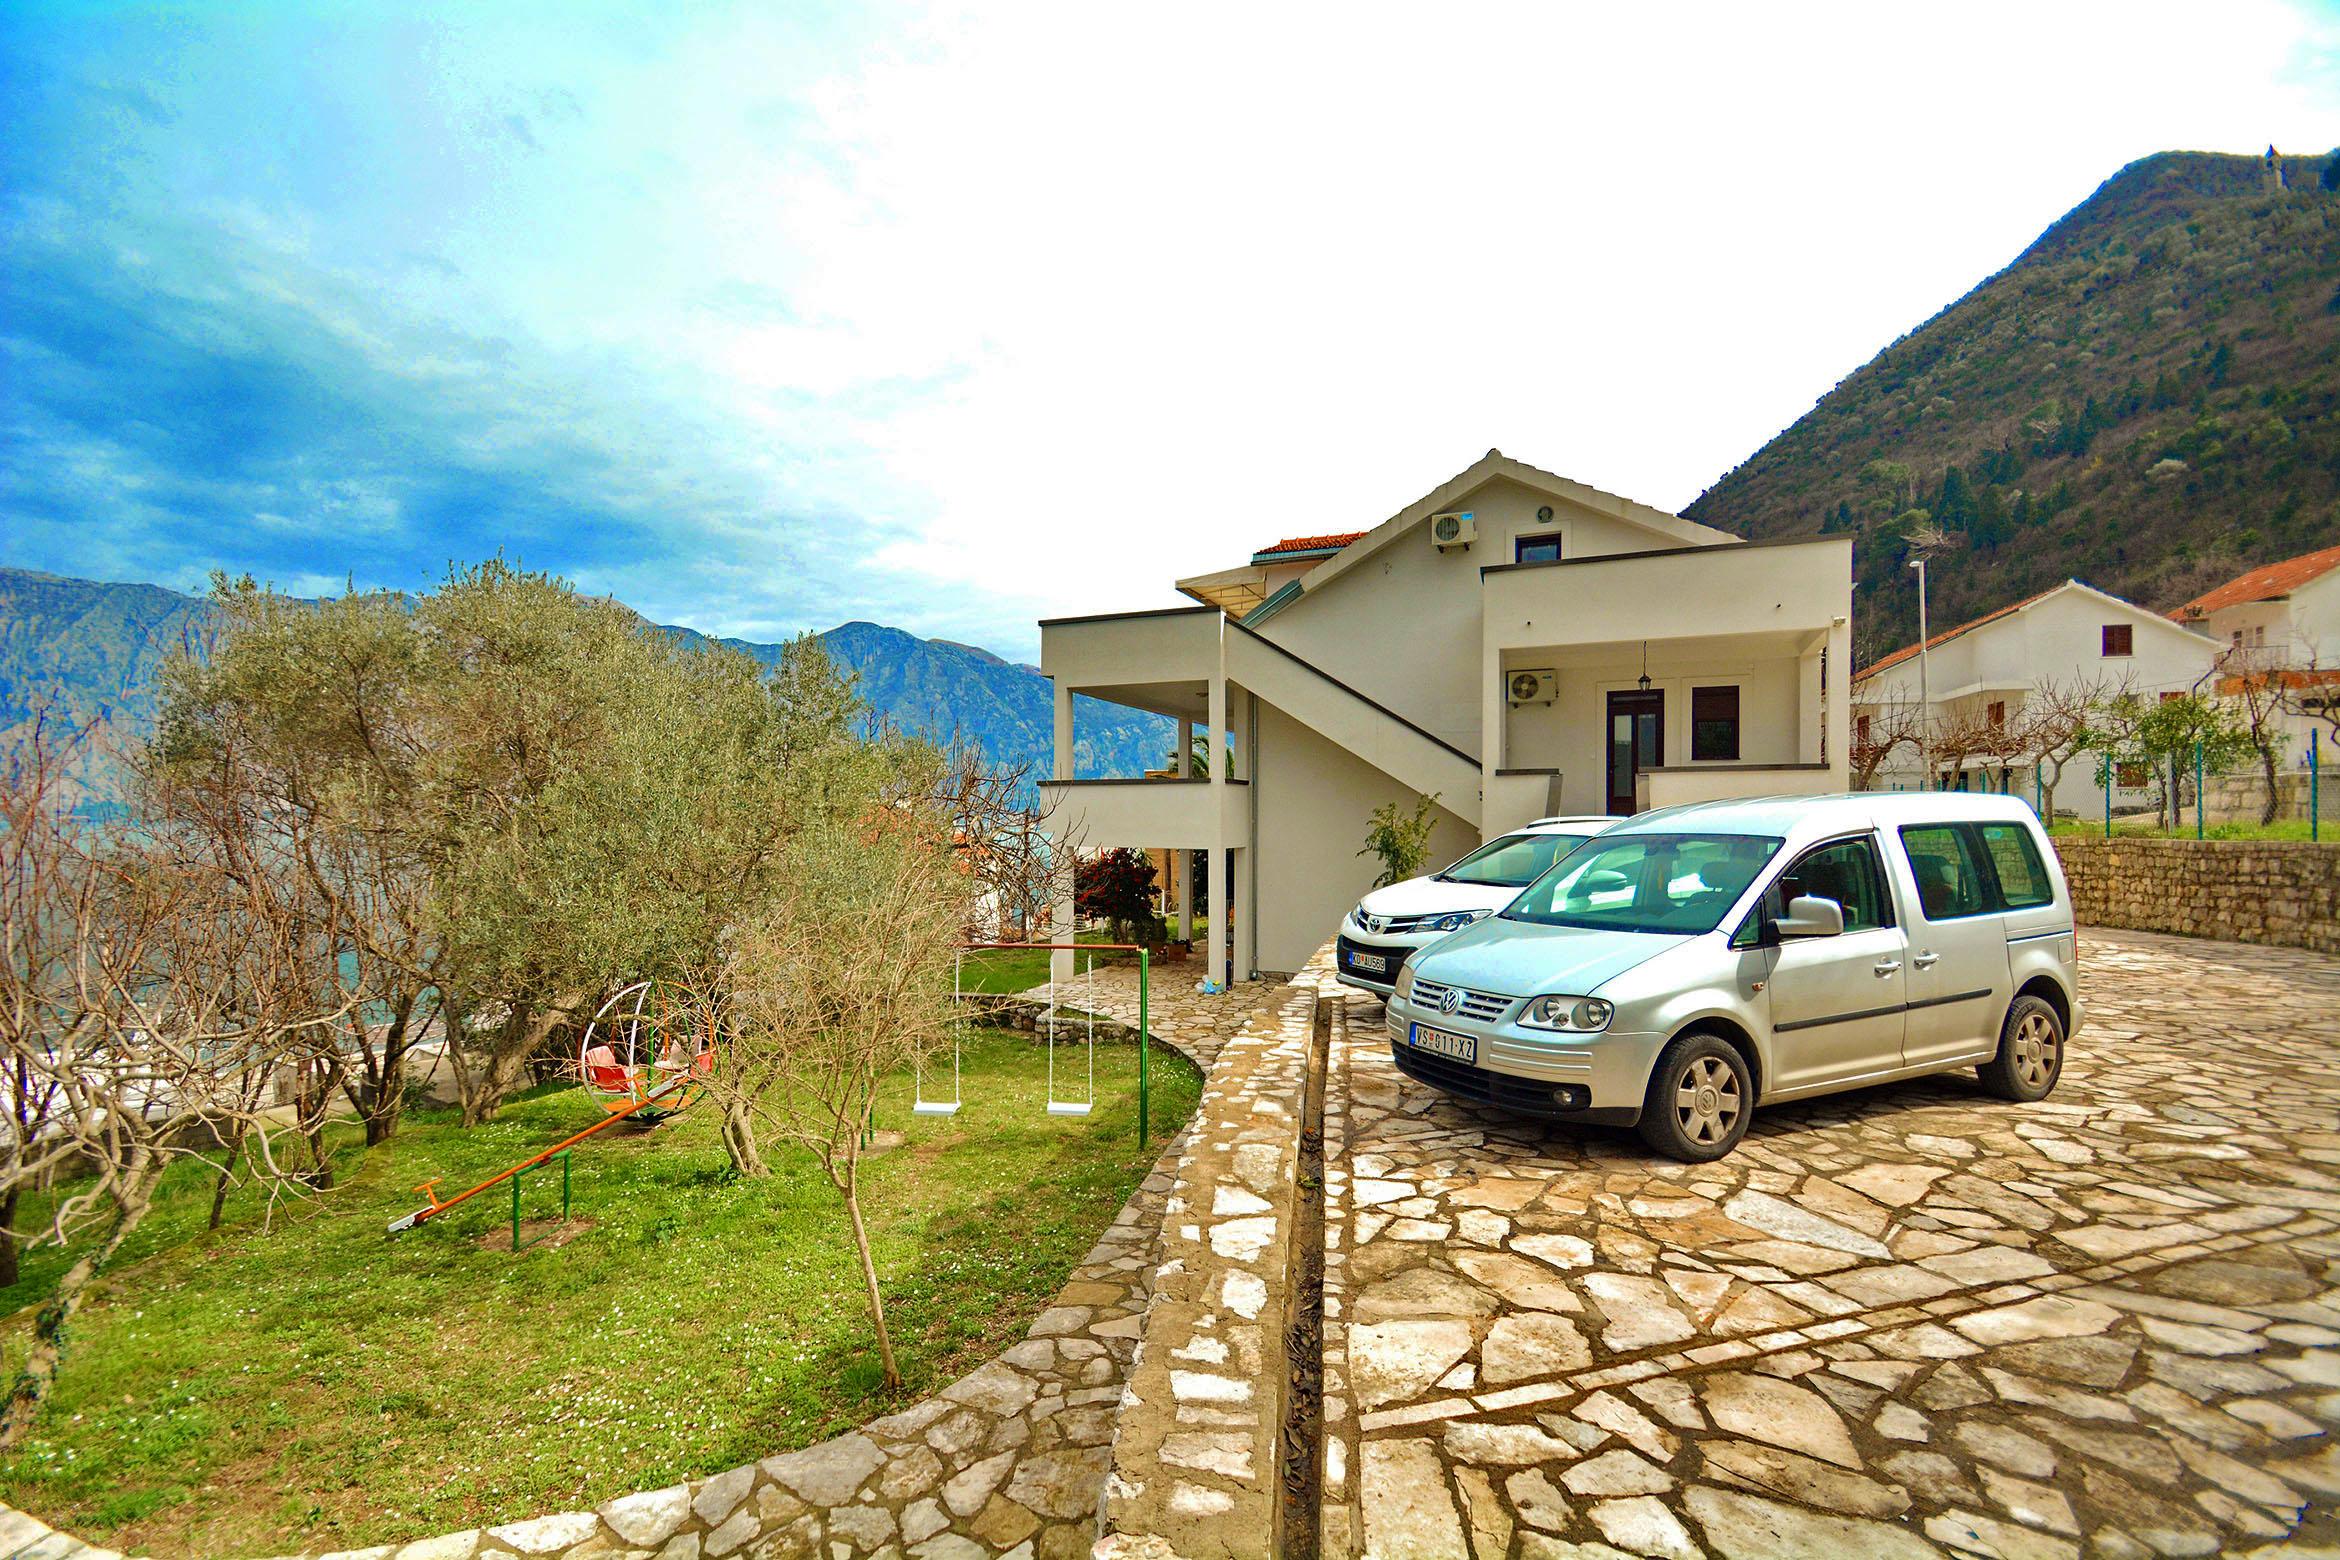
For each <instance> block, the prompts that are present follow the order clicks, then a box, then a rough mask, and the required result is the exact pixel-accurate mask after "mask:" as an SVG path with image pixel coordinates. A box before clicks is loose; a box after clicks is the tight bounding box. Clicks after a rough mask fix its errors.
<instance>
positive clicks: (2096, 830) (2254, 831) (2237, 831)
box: [2048, 813, 2340, 844]
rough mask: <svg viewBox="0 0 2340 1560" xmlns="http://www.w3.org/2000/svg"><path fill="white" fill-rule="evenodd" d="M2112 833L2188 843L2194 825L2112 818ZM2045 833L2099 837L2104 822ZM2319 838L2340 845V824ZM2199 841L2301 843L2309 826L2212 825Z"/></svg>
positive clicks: (2190, 822) (2082, 823) (2061, 827)
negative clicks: (2169, 825) (2170, 826)
mask: <svg viewBox="0 0 2340 1560" xmlns="http://www.w3.org/2000/svg"><path fill="white" fill-rule="evenodd" d="M2112 831H2113V836H2114V838H2116V839H2119V838H2124V837H2125V838H2131V839H2150V840H2190V839H2192V838H2193V837H2194V823H2193V820H2192V819H2191V818H2188V819H2187V820H2186V822H2185V823H2184V824H2183V825H2182V826H2180V827H2179V828H2176V829H2164V828H2162V827H2161V826H2160V825H2158V824H2156V823H2155V822H2154V821H2153V817H2152V815H2151V814H2150V813H2148V814H2146V815H2145V816H2144V817H2142V818H2138V817H2128V818H2123V817H2119V816H2115V817H2114V819H2113V827H2112ZM2048 833H2050V834H2052V835H2055V836H2057V837H2058V838H2063V837H2066V836H2070V835H2091V834H2092V835H2096V836H2098V837H2102V835H2103V834H2104V820H2103V819H2102V818H2098V819H2097V820H2095V821H2094V822H2089V821H2087V820H2085V819H2084V820H2081V821H2079V822H2075V823H2059V824H2057V825H2056V826H2055V827H2054V828H2052V829H2050V830H2048ZM2319 834H2320V836H2321V838H2322V840H2323V841H2324V843H2326V844H2340V823H2326V824H2324V825H2323V826H2322V828H2321V829H2320V831H2319ZM2202 837H2203V838H2204V839H2211V840H2304V839H2306V838H2308V824H2307V820H2306V819H2304V818H2300V819H2289V820H2284V821H2281V822H2276V823H2266V824H2260V823H2213V824H2209V825H2207V826H2206V827H2204V829H2203V830H2202Z"/></svg>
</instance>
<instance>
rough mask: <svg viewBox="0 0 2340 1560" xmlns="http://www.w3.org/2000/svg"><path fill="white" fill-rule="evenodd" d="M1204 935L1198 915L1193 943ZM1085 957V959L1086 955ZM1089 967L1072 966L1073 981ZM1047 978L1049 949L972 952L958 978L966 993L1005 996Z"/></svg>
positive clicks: (1081, 936)
mask: <svg viewBox="0 0 2340 1560" xmlns="http://www.w3.org/2000/svg"><path fill="white" fill-rule="evenodd" d="M1173 929H1175V928H1173ZM1205 935H1206V932H1205V929H1204V921H1203V917H1201V916H1199V915H1198V916H1196V917H1195V918H1194V940H1195V942H1196V944H1197V945H1202V944H1203V939H1204V937H1205ZM1109 940H1110V939H1109V938H1108V937H1107V936H1106V934H1105V933H1103V932H1081V933H1078V934H1077V935H1075V936H1074V938H1073V941H1075V942H1084V943H1101V942H1106V941H1109ZM1083 957H1084V959H1085V956H1083ZM1136 958H1137V955H1135V954H1131V953H1107V954H1100V955H1098V958H1097V966H1098V968H1100V969H1103V968H1105V967H1106V966H1108V965H1112V964H1127V963H1131V962H1133V961H1134V960H1135V959H1136ZM1087 967H1088V966H1087V965H1086V963H1085V962H1080V963H1075V964H1074V966H1073V968H1074V970H1075V972H1076V974H1075V976H1074V978H1075V979H1078V978H1079V976H1078V973H1077V972H1078V971H1080V970H1083V969H1086V968H1087ZM1047 978H1048V954H1047V951H1046V950H1044V949H1040V948H991V949H986V950H985V951H983V952H981V953H970V954H968V955H967V959H966V963H965V964H964V965H962V966H961V968H960V971H959V979H960V981H961V983H962V984H963V986H964V987H965V989H966V990H968V991H987V992H992V993H996V994H999V995H1005V996H1013V995H1015V994H1016V993H1017V992H1019V991H1030V990H1031V989H1032V988H1033V987H1034V986H1037V985H1039V984H1040V983H1041V982H1042V981H1044V980H1046V979H1047ZM1154 978H1155V979H1156V980H1160V979H1161V978H1162V973H1161V965H1160V963H1159V962H1158V961H1157V962H1156V964H1155V967H1154ZM1188 980H1189V984H1191V983H1192V977H1189V978H1188ZM1068 1000H1069V999H1068Z"/></svg>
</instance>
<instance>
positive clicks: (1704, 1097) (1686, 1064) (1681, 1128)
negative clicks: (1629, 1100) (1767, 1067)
mask: <svg viewBox="0 0 2340 1560" xmlns="http://www.w3.org/2000/svg"><path fill="white" fill-rule="evenodd" d="M1754 1114H1755V1078H1754V1075H1753V1074H1752V1073H1751V1072H1749V1071H1748V1069H1747V1059H1746V1058H1745V1057H1744V1056H1741V1055H1740V1054H1739V1049H1738V1047H1737V1046H1734V1045H1732V1044H1731V1043H1730V1042H1729V1041H1727V1040H1725V1039H1723V1038H1722V1037H1721V1036H1720V1035H1717V1034H1713V1033H1710V1032H1709V1031H1707V1030H1703V1029H1693V1030H1689V1031H1687V1032H1685V1033H1683V1034H1679V1035H1676V1036H1675V1037H1674V1038H1673V1040H1672V1041H1671V1042H1670V1043H1669V1044H1668V1045H1667V1046H1666V1048H1665V1050H1663V1051H1662V1052H1660V1053H1659V1054H1658V1059H1657V1065H1656V1066H1655V1067H1652V1068H1651V1069H1650V1070H1649V1094H1648V1095H1647V1097H1646V1098H1645V1099H1644V1100H1643V1101H1642V1107H1641V1122H1640V1127H1641V1140H1642V1141H1643V1142H1644V1143H1647V1144H1648V1145H1649V1146H1650V1147H1651V1148H1654V1149H1656V1150H1657V1151H1658V1152H1659V1153H1661V1154H1663V1155H1665V1156H1666V1157H1667V1158H1669V1159H1679V1160H1681V1161H1683V1162H1684V1163H1685V1164H1693V1165H1697V1164H1704V1163H1706V1162H1707V1161H1708V1160H1711V1159H1720V1158H1722V1156H1723V1155H1725V1154H1727V1153H1729V1152H1730V1151H1731V1150H1732V1149H1734V1148H1736V1147H1738V1146H1739V1139H1741V1138H1743V1137H1745V1136H1746V1135H1747V1123H1748V1121H1749V1120H1751V1119H1752V1118H1753V1117H1754Z"/></svg>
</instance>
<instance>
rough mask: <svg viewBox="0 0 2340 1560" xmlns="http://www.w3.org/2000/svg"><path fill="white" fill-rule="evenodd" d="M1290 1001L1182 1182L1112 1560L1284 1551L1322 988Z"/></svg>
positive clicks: (1116, 1492)
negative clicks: (1297, 1256) (1303, 1161)
mask: <svg viewBox="0 0 2340 1560" xmlns="http://www.w3.org/2000/svg"><path fill="white" fill-rule="evenodd" d="M1323 957H1324V956H1323V955H1321V954H1320V955H1319V960H1320V961H1321V960H1322V959H1323ZM1276 999H1277V1000H1276V1002H1275V1005H1274V1006H1273V1008H1272V1009H1271V1010H1270V1011H1269V1012H1267V1013H1265V1014H1263V1015H1261V1016H1259V1017H1258V1018H1255V1019H1254V1020H1253V1022H1251V1023H1250V1024H1248V1025H1246V1026H1245V1027H1244V1028H1243V1030H1242V1031H1241V1032H1239V1033H1238V1034H1236V1035H1235V1036H1234V1037H1233V1038H1231V1039H1229V1040H1228V1042H1227V1043H1226V1045H1225V1046H1224V1047H1223V1048H1222V1049H1221V1050H1220V1052H1219V1056H1218V1060H1217V1062H1216V1064H1215V1065H1214V1066H1213V1067H1212V1069H1211V1073H1210V1077H1209V1079H1208V1081H1207V1082H1206V1083H1205V1085H1204V1088H1203V1096H1202V1100H1201V1102H1200V1103H1199V1104H1198V1105H1197V1106H1196V1108H1195V1113H1194V1119H1193V1123H1192V1125H1191V1126H1190V1127H1189V1129H1188V1135H1187V1142H1186V1145H1185V1148H1184V1150H1183V1151H1182V1152H1181V1153H1180V1155H1179V1156H1178V1161H1177V1164H1176V1166H1175V1167H1174V1168H1173V1170H1172V1184H1171V1189H1170V1194H1169V1201H1168V1203H1167V1204H1166V1206H1165V1208H1164V1210H1163V1220H1162V1240H1161V1254H1162V1261H1161V1266H1160V1267H1159V1268H1158V1269H1157V1270H1156V1272H1155V1275H1154V1282H1153V1288H1152V1296H1151V1298H1150V1299H1149V1301H1148V1302H1147V1307H1146V1315H1145V1321H1144V1326H1143V1331H1142V1333H1141V1334H1140V1342H1139V1346H1138V1354H1137V1359H1136V1361H1135V1362H1134V1363H1133V1364H1132V1365H1131V1367H1130V1372H1129V1378H1128V1381H1127V1384H1126V1385H1125V1386H1124V1388H1123V1390H1122V1402H1121V1414H1120V1419H1119V1422H1118V1423H1117V1424H1116V1426H1115V1428H1114V1435H1113V1462H1112V1470H1111V1472H1110V1474H1109V1475H1108V1477H1107V1479H1106V1484H1105V1509H1104V1523H1103V1536H1102V1537H1101V1539H1100V1541H1099V1543H1098V1545H1097V1550H1096V1553H1097V1555H1098V1556H1099V1557H1100V1560H1116V1557H1118V1560H1166V1557H1170V1556H1177V1557H1180V1560H1269V1557H1272V1556H1274V1555H1275V1554H1277V1552H1278V1550H1279V1547H1280V1541H1281V1527H1282V1519H1283V1500H1282V1495H1281V1481H1280V1478H1279V1473H1280V1469H1281V1467H1282V1461H1283V1445H1282V1440H1283V1429H1284V1412H1285V1406H1286V1396H1287V1390H1288V1386H1289V1383H1290V1380H1291V1370H1290V1365H1289V1362H1288V1361H1287V1359H1286V1358H1285V1328H1286V1325H1287V1322H1288V1321H1289V1311H1290V1307H1291V1304H1292V1300H1293V1290H1294V1283H1293V1255H1294V1253H1293V1250H1292V1236H1293V1221H1294V1216H1295V1211H1296V1208H1297V1201H1298V1197H1299V1195H1300V1190H1299V1187H1298V1184H1297V1170H1298V1164H1299V1152H1300V1129H1301V1113H1302V1111H1303V1109H1304V1107H1305V1098H1306V1091H1307V1083H1308V1053H1309V1046H1310V1041H1311V1035H1312V1031H1313V1027H1314V1024H1315V1020H1316V1004H1317V1000H1318V999H1317V993H1316V986H1315V982H1314V980H1313V979H1312V978H1311V976H1310V975H1309V974H1308V973H1303V975H1302V976H1301V977H1300V978H1299V979H1298V980H1296V981H1295V982H1294V983H1292V984H1290V985H1287V986H1284V987H1282V988H1280V989H1279V990H1278V991H1277V993H1276Z"/></svg>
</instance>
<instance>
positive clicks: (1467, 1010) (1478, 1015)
mask: <svg viewBox="0 0 2340 1560" xmlns="http://www.w3.org/2000/svg"><path fill="white" fill-rule="evenodd" d="M1449 991H1462V988H1461V987H1459V986H1442V985H1440V984H1439V983H1438V982H1437V981H1434V980H1421V979H1416V980H1415V982H1414V991H1413V1001H1414V1005H1415V1006H1416V1007H1426V1008H1433V1009H1436V1010H1437V1011H1439V1012H1444V1011H1445V1010H1446V994H1447V993H1448V992H1449ZM1511 1003H1512V999H1511V998H1510V997H1499V996H1497V995H1495V993H1493V992H1491V991H1462V1005H1461V1006H1460V1007H1458V1008H1457V1009H1455V1011H1456V1012H1457V1013H1458V1014H1459V1015H1461V1016H1462V1017H1464V1018H1475V1019H1477V1020H1478V1021H1479V1022H1480V1023H1482V1024H1492V1023H1494V1022H1495V1021H1496V1020H1497V1019H1500V1018H1501V1017H1502V1016H1503V1015H1504V1014H1506V1013H1508V1012H1510V1011H1511Z"/></svg>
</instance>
